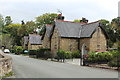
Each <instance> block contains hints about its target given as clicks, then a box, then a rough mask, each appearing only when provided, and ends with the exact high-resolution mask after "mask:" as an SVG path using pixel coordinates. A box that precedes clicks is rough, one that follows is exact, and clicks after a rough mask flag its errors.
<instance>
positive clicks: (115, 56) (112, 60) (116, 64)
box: [108, 50, 120, 67]
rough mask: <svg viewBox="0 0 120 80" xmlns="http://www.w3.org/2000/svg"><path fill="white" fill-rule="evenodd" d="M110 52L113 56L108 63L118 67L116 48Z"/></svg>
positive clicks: (119, 63)
mask: <svg viewBox="0 0 120 80" xmlns="http://www.w3.org/2000/svg"><path fill="white" fill-rule="evenodd" d="M111 53H112V54H113V57H112V59H111V61H110V62H109V63H108V65H109V66H111V67H120V52H119V51H117V50H116V51H112V52H111Z"/></svg>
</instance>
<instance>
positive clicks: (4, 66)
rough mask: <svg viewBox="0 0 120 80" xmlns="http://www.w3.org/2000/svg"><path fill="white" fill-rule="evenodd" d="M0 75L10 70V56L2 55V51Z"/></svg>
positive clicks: (0, 54)
mask: <svg viewBox="0 0 120 80" xmlns="http://www.w3.org/2000/svg"><path fill="white" fill-rule="evenodd" d="M0 56H2V57H3V58H0V76H4V75H5V74H6V73H9V72H11V71H12V58H11V57H10V56H6V55H4V53H0Z"/></svg>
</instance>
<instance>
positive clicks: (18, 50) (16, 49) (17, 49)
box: [14, 46, 23, 54]
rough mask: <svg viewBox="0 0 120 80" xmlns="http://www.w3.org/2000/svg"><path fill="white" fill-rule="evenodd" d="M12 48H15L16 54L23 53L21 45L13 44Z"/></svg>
mask: <svg viewBox="0 0 120 80" xmlns="http://www.w3.org/2000/svg"><path fill="white" fill-rule="evenodd" d="M14 50H15V53H16V54H20V53H23V47H22V46H15V47H14Z"/></svg>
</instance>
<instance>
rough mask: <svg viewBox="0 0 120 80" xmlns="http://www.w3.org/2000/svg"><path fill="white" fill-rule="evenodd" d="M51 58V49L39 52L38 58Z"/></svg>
mask: <svg viewBox="0 0 120 80" xmlns="http://www.w3.org/2000/svg"><path fill="white" fill-rule="evenodd" d="M50 56H51V53H50V49H48V48H42V49H38V50H37V54H36V57H37V58H49V57H50Z"/></svg>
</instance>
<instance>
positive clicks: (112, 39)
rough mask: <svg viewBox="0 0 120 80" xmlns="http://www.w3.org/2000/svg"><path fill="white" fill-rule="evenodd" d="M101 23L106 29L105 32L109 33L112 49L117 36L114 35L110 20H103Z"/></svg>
mask: <svg viewBox="0 0 120 80" xmlns="http://www.w3.org/2000/svg"><path fill="white" fill-rule="evenodd" d="M100 23H101V25H102V27H103V28H104V29H105V31H106V32H107V35H108V37H109V40H108V43H109V44H108V46H109V47H112V46H113V44H114V43H115V42H116V34H115V33H114V30H113V28H112V26H111V24H110V22H109V21H108V20H105V19H102V20H100Z"/></svg>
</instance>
